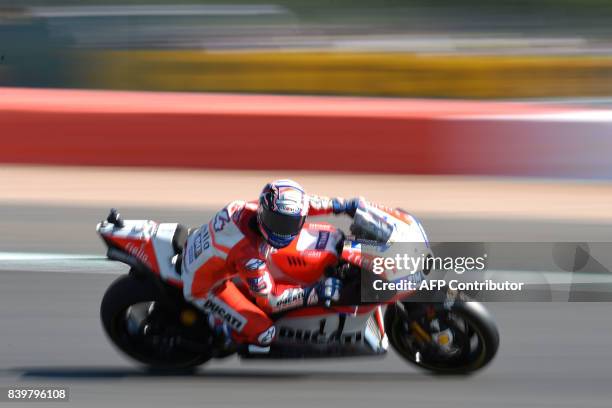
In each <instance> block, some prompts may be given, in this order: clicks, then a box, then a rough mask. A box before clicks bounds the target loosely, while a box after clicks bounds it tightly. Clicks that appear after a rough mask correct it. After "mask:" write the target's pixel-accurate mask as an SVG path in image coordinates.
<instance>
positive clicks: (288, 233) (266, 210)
mask: <svg viewBox="0 0 612 408" xmlns="http://www.w3.org/2000/svg"><path fill="white" fill-rule="evenodd" d="M308 208H309V200H308V196H307V195H306V193H305V192H304V188H302V186H300V185H299V184H298V183H296V182H295V181H293V180H276V181H273V182H271V183H268V184H266V186H265V187H264V188H263V190H262V191H261V194H260V195H259V206H258V207H257V224H258V225H259V230H260V232H261V234H262V235H263V237H264V239H265V240H266V241H267V242H268V244H270V245H272V246H273V247H275V248H284V247H286V246H287V245H289V244H290V243H291V241H293V239H294V238H295V237H296V236H297V235H298V234H299V233H300V230H301V229H302V226H303V225H304V221H306V216H307V215H308Z"/></svg>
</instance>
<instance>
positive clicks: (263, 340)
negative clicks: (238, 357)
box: [205, 281, 275, 346]
mask: <svg viewBox="0 0 612 408" xmlns="http://www.w3.org/2000/svg"><path fill="white" fill-rule="evenodd" d="M205 307H206V309H209V310H210V311H212V312H213V314H214V315H215V317H218V318H221V319H222V320H223V321H224V322H225V323H226V325H228V326H229V327H230V328H231V330H232V337H233V338H234V340H236V341H237V342H238V343H247V344H256V345H260V346H267V345H269V344H270V343H271V342H272V339H273V338H274V335H275V328H274V324H273V322H272V320H270V318H269V317H268V315H267V314H266V313H264V312H263V311H262V310H261V309H260V308H259V307H257V306H256V305H255V304H254V303H253V302H251V301H250V300H249V299H248V298H247V297H246V296H245V295H244V294H243V293H242V292H241V291H240V289H238V288H237V287H236V285H235V284H234V283H233V282H231V281H226V282H224V283H223V284H222V285H220V286H219V287H217V288H215V290H214V291H213V293H212V294H211V295H209V296H208V297H207V299H206V303H205Z"/></svg>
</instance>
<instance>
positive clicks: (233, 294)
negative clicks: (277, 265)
mask: <svg viewBox="0 0 612 408" xmlns="http://www.w3.org/2000/svg"><path fill="white" fill-rule="evenodd" d="M361 200H362V199H361V198H354V199H350V200H344V199H342V198H327V197H319V196H312V195H308V194H306V193H305V191H304V189H303V188H302V186H300V185H299V184H298V183H296V182H295V181H292V180H276V181H273V182H271V183H268V184H267V185H266V186H265V187H264V188H263V190H262V192H261V194H260V196H259V200H258V202H254V201H252V202H245V201H233V202H231V203H230V204H228V205H227V206H225V207H224V208H223V209H221V210H220V211H219V212H218V213H217V214H216V215H215V216H214V217H213V219H212V220H211V221H210V222H209V223H208V224H204V225H202V226H201V228H199V229H197V230H196V231H194V232H192V233H190V235H189V237H188V239H187V242H186V244H185V249H184V255H183V260H182V266H181V270H182V275H181V276H182V280H183V292H184V296H185V298H186V299H187V300H188V301H190V302H192V303H193V304H195V305H196V306H197V307H199V308H201V309H203V310H204V311H206V312H208V313H209V316H210V322H209V323H210V324H211V326H212V327H213V328H214V329H215V330H216V331H217V332H220V333H222V334H223V335H224V337H225V338H226V339H227V340H228V341H230V340H233V341H235V342H237V343H239V344H248V345H249V350H250V351H251V352H257V351H259V352H266V351H267V350H268V349H269V347H268V346H269V344H270V343H271V342H272V340H273V339H274V336H275V327H274V324H273V322H272V320H271V319H270V317H269V315H270V314H273V313H277V312H281V311H284V310H288V309H292V308H297V307H303V306H306V305H314V304H317V303H319V302H320V301H326V302H330V301H337V300H338V299H339V292H340V286H341V284H340V281H339V280H338V279H336V278H333V277H327V278H324V279H322V280H321V281H319V282H318V283H316V284H314V285H312V286H309V287H302V286H300V285H294V284H292V285H290V284H286V283H277V282H275V280H274V278H273V276H272V275H271V274H270V270H269V265H268V263H267V261H266V259H267V257H268V255H269V254H270V253H272V252H273V251H276V250H277V249H280V248H284V247H286V246H288V245H289V244H290V243H291V242H292V241H293V240H294V239H295V238H296V237H297V236H298V235H299V233H300V230H301V229H302V226H303V225H304V222H305V220H306V217H307V216H309V215H313V216H316V215H326V214H348V215H350V216H354V214H355V211H356V210H357V208H358V207H359V205H360V202H361Z"/></svg>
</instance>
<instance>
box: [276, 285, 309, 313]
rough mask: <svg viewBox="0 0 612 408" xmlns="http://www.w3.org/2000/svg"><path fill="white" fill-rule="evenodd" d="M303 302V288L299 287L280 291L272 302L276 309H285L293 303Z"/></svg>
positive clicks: (300, 303) (299, 303)
mask: <svg viewBox="0 0 612 408" xmlns="http://www.w3.org/2000/svg"><path fill="white" fill-rule="evenodd" d="M303 303H304V290H303V289H301V288H296V289H288V290H286V291H284V292H283V293H282V295H280V296H279V297H278V298H277V299H276V302H274V306H275V307H276V308H277V309H279V310H280V309H285V308H287V307H290V306H294V305H302V304H303Z"/></svg>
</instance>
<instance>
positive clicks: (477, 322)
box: [384, 300, 499, 374]
mask: <svg viewBox="0 0 612 408" xmlns="http://www.w3.org/2000/svg"><path fill="white" fill-rule="evenodd" d="M404 306H405V310H401V309H400V307H399V306H398V305H390V306H389V307H388V308H387V311H386V313H385V318H384V320H385V330H386V331H387V334H388V336H389V343H391V346H392V347H393V348H394V349H395V350H396V351H397V352H398V353H399V354H400V355H401V356H402V357H403V358H404V359H405V360H408V361H409V362H410V363H412V364H415V365H417V366H419V367H422V368H424V369H427V370H430V371H432V372H435V373H438V374H468V373H472V372H474V371H477V370H480V369H482V368H483V367H485V366H486V365H487V364H488V363H490V362H491V360H492V359H493V357H495V354H496V353H497V350H498V348H499V332H498V330H497V326H496V325H495V322H494V320H493V318H492V316H491V315H490V313H489V312H488V311H487V310H486V309H485V308H484V306H483V305H482V304H480V303H478V302H464V301H459V300H457V301H455V303H454V304H453V305H452V307H451V308H450V310H449V309H446V308H445V307H444V305H443V304H442V303H431V304H427V305H423V304H419V303H404ZM427 308H429V312H427V311H426V310H427ZM434 313H435V319H436V320H438V321H439V322H436V325H438V324H441V325H443V327H444V328H446V329H448V330H447V332H448V331H450V332H451V335H450V336H451V338H452V343H451V344H452V346H449V347H446V348H441V347H439V346H438V345H437V343H435V342H434V341H433V340H432V339H433V336H432V332H431V331H428V330H426V329H425V328H430V326H431V324H430V323H431V320H432V315H433V314H434ZM428 314H429V316H428ZM415 326H416V327H415ZM423 332H425V333H426V334H424V333H423ZM427 340H429V341H427Z"/></svg>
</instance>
